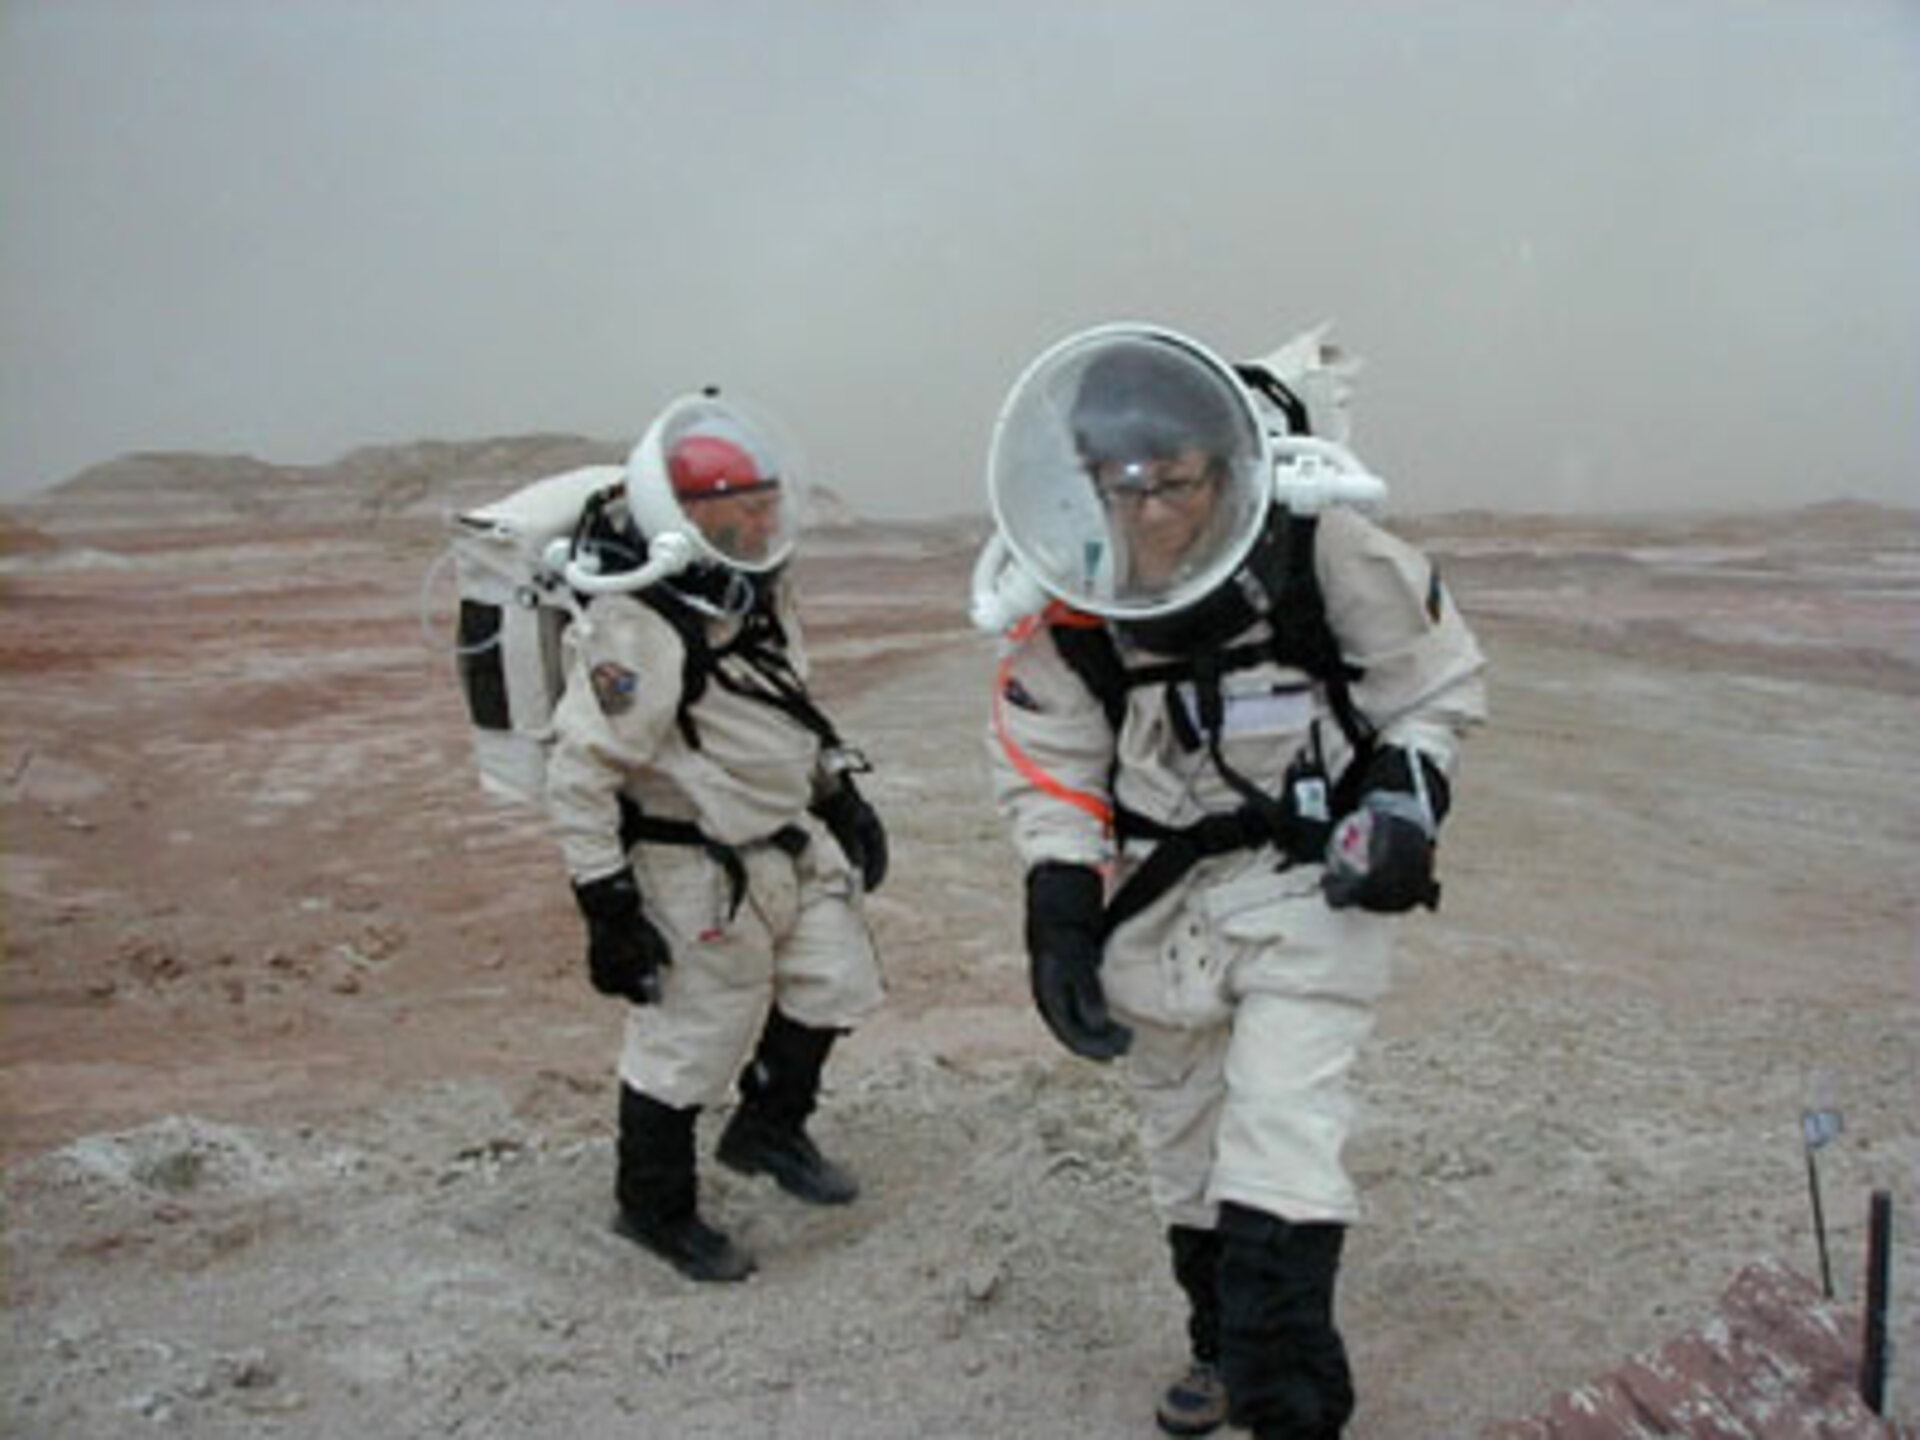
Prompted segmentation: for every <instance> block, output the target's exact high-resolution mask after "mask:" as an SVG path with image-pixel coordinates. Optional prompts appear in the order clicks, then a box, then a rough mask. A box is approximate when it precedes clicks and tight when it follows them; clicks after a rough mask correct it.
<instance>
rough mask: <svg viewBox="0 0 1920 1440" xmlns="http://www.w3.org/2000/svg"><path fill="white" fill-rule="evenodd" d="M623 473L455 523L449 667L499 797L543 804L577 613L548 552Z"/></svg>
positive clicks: (590, 471) (535, 488) (541, 491)
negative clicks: (455, 605)
mask: <svg viewBox="0 0 1920 1440" xmlns="http://www.w3.org/2000/svg"><path fill="white" fill-rule="evenodd" d="M623 475H624V471H623V470H622V469H621V467H620V466H618V465H589V466H586V467H583V468H582V469H579V470H569V471H567V472H565V473H564V474H560V475H552V476H548V477H547V478H546V479H544V480H536V481H535V482H533V483H532V484H531V485H527V486H525V487H523V488H522V489H519V490H516V491H515V492H514V493H513V494H511V495H508V496H507V497H505V498H504V499H501V500H498V501H495V502H494V503H493V504H491V505H486V506H483V507H481V508H480V509H478V510H470V511H467V512H465V513H464V514H460V515H456V516H455V517H454V520H453V536H452V540H451V542H450V545H449V549H450V551H451V554H452V557H453V565H454V578H455V584H456V585H457V587H458V590H459V596H460V615H459V620H458V622H457V625H456V627H455V635H454V661H455V665H456V667H457V670H458V673H459V679H460V688H461V690H462V691H463V692H464V694H465V696H466V702H467V718H468V719H469V720H470V721H471V722H472V727H473V754H474V762H475V763H476V764H477V765H478V767H479V770H480V784H481V787H482V788H483V789H484V790H486V791H487V793H488V794H490V795H493V796H494V797H496V798H497V799H502V800H511V801H520V802H523V803H526V804H530V805H540V804H543V803H544V797H545V791H546V776H547V752H548V750H549V749H550V748H551V747H552V744H553V728H552V727H553V709H554V706H555V705H557V704H558V703H559V700H560V691H561V688H562V686H563V685H564V684H565V683H566V671H565V665H564V661H563V659H562V656H561V648H560V637H561V636H562V635H563V634H565V633H566V629H567V626H568V625H569V624H570V623H571V622H572V621H573V619H574V617H575V616H576V615H578V614H579V612H580V606H579V602H578V601H577V599H576V598H575V597H574V595H573V593H572V592H571V591H570V590H569V589H568V588H567V585H566V582H565V581H564V580H563V579H562V577H561V576H559V575H558V574H556V573H555V572H554V571H553V569H552V568H551V567H550V566H549V565H548V563H547V552H548V547H549V546H550V545H552V543H553V542H554V541H555V540H561V539H565V538H567V537H568V536H571V535H573V534H574V533H575V530H576V528H577V527H578V525H579V523H580V519H581V516H582V515H583V513H585V511H586V509H587V506H588V504H589V502H590V501H591V500H592V499H593V497H594V496H596V495H600V494H603V493H605V492H606V491H608V490H609V489H611V488H612V487H615V486H618V485H619V484H620V483H621V480H622V477H623Z"/></svg>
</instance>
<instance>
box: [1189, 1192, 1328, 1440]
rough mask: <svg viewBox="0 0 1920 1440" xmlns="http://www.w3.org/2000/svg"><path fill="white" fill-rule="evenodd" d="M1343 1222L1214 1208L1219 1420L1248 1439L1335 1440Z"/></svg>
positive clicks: (1237, 1207)
mask: <svg viewBox="0 0 1920 1440" xmlns="http://www.w3.org/2000/svg"><path fill="white" fill-rule="evenodd" d="M1345 1238H1346V1227H1345V1226H1344V1225H1338V1224H1330V1223H1325V1222H1316V1223H1311V1224H1302V1225H1295V1224H1290V1223H1289V1222H1287V1221H1286V1220H1283V1219H1281V1218H1280V1217H1279V1216H1277V1215H1268V1214H1266V1213H1264V1212H1263V1211H1259V1210H1253V1209H1249V1208H1248V1207H1246V1206H1243V1205H1237V1204H1234V1203H1233V1202H1231V1201H1228V1202H1226V1203H1224V1204H1222V1205H1221V1207H1220V1240H1221V1250H1220V1369H1221V1374H1222V1376H1223V1378H1224V1379H1225V1381H1226V1388H1227V1406H1228V1415H1229V1418H1230V1419H1231V1420H1232V1422H1233V1423H1234V1424H1235V1425H1238V1426H1242V1427H1244V1428H1245V1429H1248V1430H1251V1431H1252V1432H1253V1433H1254V1435H1255V1436H1256V1437H1258V1440H1337V1437H1338V1436H1339V1435H1340V1433H1341V1432H1342V1430H1343V1429H1344V1428H1345V1427H1346V1423H1347V1420H1348V1418H1349V1417H1350V1416H1351V1415H1352V1414H1353V1404H1354V1397H1353V1374H1352V1370H1351V1369H1350V1367H1349V1365H1348V1363H1347V1348H1346V1343H1345V1342H1344V1341H1343V1340H1342V1339H1341V1338H1340V1332H1339V1330H1338V1329H1337V1328H1336V1327H1335V1325H1334V1317H1333V1292H1334V1282H1335V1278H1336V1277H1337V1275H1338V1273H1339V1269H1340V1249H1341V1245H1342V1243H1343V1241H1344V1240H1345Z"/></svg>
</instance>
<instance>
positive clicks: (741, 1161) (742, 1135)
mask: <svg viewBox="0 0 1920 1440" xmlns="http://www.w3.org/2000/svg"><path fill="white" fill-rule="evenodd" d="M714 1158H715V1159H717V1160H719V1162H720V1163H721V1164H722V1165H725V1166H726V1167H727V1168H728V1169H729V1170H735V1171H738V1172H739V1173H740V1174H742V1175H766V1176H769V1177H771V1179H772V1180H773V1183H774V1184H776V1185H778V1186H779V1187H780V1188H781V1189H782V1190H784V1191H786V1192H787V1193H788V1194H789V1195H791V1196H793V1197H794V1198H795V1199H796V1200H804V1201H805V1202H806V1203H807V1204H809V1205H845V1204H847V1203H849V1202H850V1201H852V1200H853V1199H854V1197H856V1196H857V1195H859V1193H860V1182H859V1181H857V1180H855V1179H854V1178H853V1175H852V1173H851V1172H850V1171H849V1170H847V1168H846V1167H845V1166H843V1165H836V1164H835V1163H834V1162H833V1161H831V1160H829V1159H827V1157H826V1156H824V1155H822V1154H821V1153H820V1150H819V1147H818V1146H816V1145H815V1144H814V1143H813V1141H811V1140H810V1139H808V1138H807V1132H806V1131H805V1130H803V1129H802V1128H801V1127H800V1126H798V1125H785V1124H781V1123H780V1122H778V1121H775V1120H769V1119H768V1118H767V1117H766V1116H765V1115H763V1114H761V1113H759V1112H758V1110H757V1109H756V1108H755V1107H754V1106H753V1105H752V1104H750V1103H749V1104H743V1105H742V1106H741V1107H740V1108H739V1109H737V1110H735V1111H734V1112H733V1118H732V1119H731V1120H729V1121H728V1122H727V1128H726V1129H725V1130H724V1131H722V1132H721V1135H720V1144H719V1146H718V1147H717V1148H716V1149H715V1151H714Z"/></svg>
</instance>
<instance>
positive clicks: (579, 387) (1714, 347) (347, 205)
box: [0, 0, 1920, 515]
mask: <svg viewBox="0 0 1920 1440" xmlns="http://www.w3.org/2000/svg"><path fill="white" fill-rule="evenodd" d="M0 217H3V218H0V494H19V493H22V492H25V491H28V490H34V489H39V488H42V487H44V486H47V485H50V484H53V483H56V482H57V481H59V480H62V479H64V478H66V477H67V476H69V475H70V474H72V473H74V472H75V471H77V470H79V469H81V468H83V467H85V466H86V465H89V464H92V463H94V462H96V461H100V460H104V459H108V458H111V457H112V456H114V455H117V454H120V453H123V452H125V451H129V450H139V449H190V450H217V451H243V452H247V453H251V454H254V455H258V456H260V457H261V458H263V459H267V460H273V461H279V462H287V463H296V462H317V461H325V460H331V459H333V458H335V457H337V456H338V455H340V454H341V453H343V452H344V451H346V450H348V449H351V448H353V447H354V446H356V445H361V444H367V443H378V442H389V441H404V440H412V439H420V438H446V439H457V438H469V437H478V436H482V435H493V434H507V433H518V432H524V431H535V430H541V431H570V432H578V433H582V434H587V435H592V436H597V437H601V438H606V439H622V438H630V437H632V436H634V435H636V434H637V433H638V432H639V431H640V430H641V429H643V428H644V427H645V425H646V423H647V421H648V420H649V419H650V418H651V417H652V415H653V414H654V413H655V412H656V411H657V410H658V409H659V407H660V406H661V405H662V404H664V403H665V402H666V401H667V400H668V399H669V398H671V397H672V396H673V395H674V394H676V393H678V392H680V391H682V390H686V389H690V388H694V387H697V386H699V385H700V384H702V383H705V382H709V381H716V382H719V383H721V384H723V385H730V386H732V387H734V388H736V389H738V390H740V391H742V392H743V393H748V394H751V395H752V396H753V397H755V398H756V399H758V400H760V401H761V402H763V403H765V404H767V405H769V406H770V407H772V408H773V409H774V410H776V411H777V412H779V413H780V414H781V415H782V416H783V418H784V419H785V420H786V421H787V423H788V424H789V425H790V426H791V427H792V428H793V429H795V430H796V431H798V432H799V433H800V434H801V436H802V437H803V438H804V439H805V441H806V443H807V446H808V449H809V453H810V459H811V462H812V467H813V470H814V472H815V474H816V476H817V477H818V478H820V479H822V480H825V481H826V482H828V483H830V484H832V485H833V486H834V487H835V488H836V489H838V490H839V491H840V492H841V493H842V494H843V495H845V496H846V497H847V498H848V499H849V500H851V501H852V502H853V503H854V504H855V505H856V506H857V507H858V508H860V509H861V510H863V511H865V512H867V513H870V514H875V515H908V514H928V513H950V512H962V511H971V510H976V509H978V508H979V506H980V504H981V494H982V483H981V479H980V476H981V465H982V461H983V457H984V453H985V446H986V440H987V437H988V434H989V433H990V430H991V427H992V422H993V418H994V415H995V414H996V412H997V410H998V408H999V404H1000V401H1001V399H1002V397H1003V395H1004V392H1005V390H1006V388H1007V386H1008V385H1009V384H1010V383H1011V381H1012V380H1013V378H1014V377H1015V375H1016V374H1017V373H1018V372H1019V370H1020V369H1021V367H1022V366H1023V365H1024V364H1025V363H1026V362H1027V360H1029V359H1030V358H1031V357H1032V356H1033V355H1034V354H1035V353H1037V352H1038V351H1039V350H1040V349H1041V348H1042V347H1044V346H1045V345H1047V344H1049V343H1050V342H1052V341H1053V340H1055V339H1058V338H1060V337H1061V336H1062V335H1065V334H1067V333H1069V332H1071V331H1073V330H1076V329H1079V328H1081V327H1083V326H1085V325H1089V324H1094V323H1098V322H1101V321H1105V320H1113V319H1151V320H1158V321H1160V322H1163V323H1165V324H1169V325H1172V326H1174V327H1175V328H1178V329H1182V330H1185V331H1188V332H1189V333H1191V334H1193V335H1195V336H1196V337H1198V338H1200V339H1202V340H1204V341H1207V342H1209V343H1211V344H1212V345H1214V346H1215V347H1216V348H1218V349H1220V350H1222V351H1225V352H1227V353H1229V354H1232V355H1235V356H1244V355H1249V354H1253V353H1257V352H1260V351H1264V350H1266V349H1268V348H1270V347H1271V346H1273V345H1274V344H1276V343H1278V342H1279V341H1281V340H1283V339H1285V338H1287V337H1288V336H1289V335H1291V334H1292V333H1294V332H1295V331H1297V330H1300V329H1303V328H1305V327H1306V326H1308V325H1310V324H1313V323H1314V322H1317V321H1319V320H1321V319H1326V318H1331V319H1333V320H1334V321H1335V322H1336V332H1335V333H1336V336H1337V337H1338V338H1340V339H1341V340H1343V341H1344V342H1345V343H1346V344H1347V346H1348V347H1349V348H1350V349H1352V350H1354V351H1356V352H1358V353H1359V354H1361V355H1363V356H1365V357H1366V359H1367V360H1368V364H1369V368H1368V371H1367V373H1366V374H1365V376H1363V378H1362V382H1361V389H1360V395H1359V400H1358V405H1357V418H1358V436H1357V438H1358V442H1359V448H1360V449H1361V451H1362V453H1363V454H1364V455H1366V456H1367V458H1368V459H1369V460H1370V461H1371V463H1372V464H1373V465H1374V467H1375V468H1376V469H1378V470H1379V471H1380V472H1381V473H1383V474H1385V475H1386V476H1387V477H1388V478H1389V480H1391V481H1392V482H1393V483H1394V485H1395V488H1396V492H1397V506H1398V507H1399V508H1402V509H1410V510H1428V509H1439V508H1447V507H1454V506H1463V505H1493V506H1501V507H1518V508H1536V509H1559V508H1579V509H1587V508H1615V507H1618V506H1631V507H1644V506H1658V505H1682V506H1692V505H1710V504H1726V503H1733V504H1769V505H1770V504H1780V503H1797V502H1801V501H1807V500H1818V499H1825V498H1829V497H1832V496H1837V495H1842V494H1850V495H1855V496H1861V497H1867V498H1877V499H1885V500H1894V501H1899V502H1903V503H1920V478H1917V476H1916V467H1920V258H1916V257H1920V5H1917V4H1915V3H1913V0H1585V3H1579V0H1574V3H1566V0H1555V3H1545V0H1404V3H1392V0H1376V3H1371V4H1367V5H1348V4H1339V3H1334V0H1324V3H1307V0H1137V3H1130V0H1112V3H1094V0H966V3H961V0H954V3H950V4H936V3H932V0H921V3H907V0H807V3H793V0H758V3H755V0H728V3H725V4H697V3H692V0H689V3H672V4H670V3H664V0H658V3H650V4H643V3H631V0H630V3H612V0H607V3H595V0H569V3H552V0H526V3H508V0H457V3H455V0H409V3H405V4H392V3H388V0H273V3H267V4H262V3H259V0H0Z"/></svg>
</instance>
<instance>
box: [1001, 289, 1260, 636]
mask: <svg viewBox="0 0 1920 1440" xmlns="http://www.w3.org/2000/svg"><path fill="white" fill-rule="evenodd" d="M1265 445H1266V440H1265V436H1264V433H1263V432H1262V430H1261V428H1260V426H1259V424H1258V423H1257V421H1256V419H1255V416H1254V412H1253V407H1252V405H1251V403H1250V402H1249V400H1248V399H1247V396H1246V392H1245V391H1244V390H1242V389H1241V387H1240V384H1239V382H1238V380H1237V379H1236V378H1235V377H1234V376H1233V375H1232V373H1231V371H1229V370H1228V369H1227V368H1226V366H1225V365H1224V364H1223V363H1222V362H1220V361H1218V360H1216V359H1214V358H1213V357H1212V356H1210V355H1208V354H1207V353H1206V352H1204V351H1202V350H1201V349H1199V347H1197V346H1195V345H1193V344H1192V343H1191V342H1187V341H1183V340H1181V339H1180V338H1179V337H1177V336H1173V335H1170V334H1167V333H1166V332H1164V331H1156V330H1149V329H1143V328H1133V327H1126V328H1122V327H1106V328H1103V329H1101V330H1096V331H1089V332H1087V333H1085V334H1083V335H1079V336H1075V337H1073V338H1072V339H1069V340H1066V341H1063V342H1062V343H1061V344H1059V345H1056V346H1055V347H1054V348H1053V349H1051V350H1049V351H1048V352H1047V353H1046V354H1044V355H1042V356H1041V357H1040V359H1038V360H1037V361H1035V362H1034V364H1033V365H1032V366H1031V367H1029V368H1028V370H1027V372H1026V374H1025V375H1023V376H1022V377H1021V378H1020V380H1019V381H1018V382H1017V383H1016V384H1015V385H1014V388H1013V390H1012V392H1011V393H1010V394H1009V395H1008V397H1007V401H1006V404H1005V405H1004V406H1003V408H1002V410H1001V413H1000V420H999V424H998V425H997V426H996V427H995V430H994V437H993V448H992V451H991V454H990V456H989V459H988V466H987V488H988V492H989V498H990V499H991V501H992V504H993V512H994V518H995V520H996V521H997V522H998V524H999V526H1000V532H1001V534H1002V535H1003V536H1004V537H1005V538H1006V541H1007V545H1008V547H1009V548H1010V549H1012V551H1013V552H1014V554H1015V555H1016V556H1018V557H1019V559H1020V561H1021V563H1022V564H1023V565H1025V566H1026V568H1027V569H1028V571H1029V572H1030V573H1031V574H1032V575H1033V578H1034V579H1035V580H1037V581H1038V582H1039V583H1040V584H1041V585H1042V586H1043V587H1044V588H1045V589H1047V590H1048V591H1050V592H1051V593H1052V594H1054V595H1056V596H1058V597H1059V598H1060V599H1062V600H1064V601H1066V602H1067V603H1068V604H1069V605H1072V606H1074V607H1075V608H1077V609H1082V610H1088V611H1091V612H1093V613H1094V614H1097V615H1104V616H1109V617H1112V618H1115V619H1142V618H1149V617H1153V616H1160V615H1169V614H1174V613H1176V612H1178V611H1180V610H1183V609H1186V608H1187V607H1188V606H1190V605H1192V604H1194V603H1195V602H1196V601H1199V600H1201V599H1203V598H1204V597H1205V596H1207V595H1208V594H1210V593H1212V591H1214V590H1215V589H1216V588H1218V587H1219V586H1220V585H1221V584H1222V583H1223V582H1225V581H1226V580H1227V579H1228V578H1229V577H1230V576H1231V575H1232V574H1233V573H1234V571H1235V570H1237V569H1238V568H1239V567H1240V564H1241V563H1242V561H1244V560H1245V558H1246V555H1247V552H1248V551H1249V550H1250V549H1251V548H1252V546H1253V542H1254V539H1255V538H1256V536H1257V535H1258V533H1259V530H1260V526H1261V524H1262V523H1263V522H1264V521H1265V519H1266V511H1267V503H1268V499H1269V496H1270V493H1271V487H1272V479H1271V475H1272V469H1271V464H1270V462H1269V460H1268V458H1267V455H1266V450H1265Z"/></svg>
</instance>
